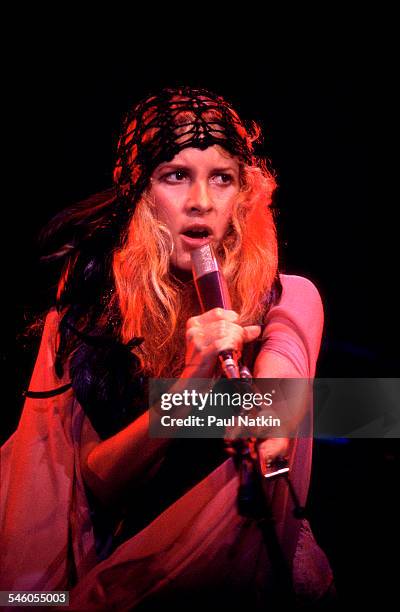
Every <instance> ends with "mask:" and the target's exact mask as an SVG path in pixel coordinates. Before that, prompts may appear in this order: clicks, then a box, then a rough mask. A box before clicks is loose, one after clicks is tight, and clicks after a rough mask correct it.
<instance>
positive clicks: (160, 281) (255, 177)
mask: <svg viewBox="0 0 400 612" xmlns="http://www.w3.org/2000/svg"><path fill="white" fill-rule="evenodd" d="M258 137H259V130H258V128H257V126H256V125H255V124H250V125H245V124H244V122H242V121H241V119H240V118H239V117H238V115H237V113H236V112H235V111H234V110H233V109H232V108H231V106H230V105H229V104H228V103H227V102H226V101H225V100H223V99H222V98H221V97H219V96H216V95H214V94H212V93H210V92H208V91H206V90H195V89H190V88H182V89H164V90H162V91H161V92H160V93H159V94H157V95H154V96H149V97H148V98H147V99H146V100H144V101H143V102H141V103H140V104H138V105H137V106H136V107H135V108H134V109H133V111H132V112H130V113H129V114H128V115H127V117H126V119H125V123H124V126H123V130H122V135H121V138H120V141H119V145H118V155H117V163H116V167H115V171H114V182H115V185H114V188H112V189H110V190H109V191H107V192H105V193H102V194H98V195H97V196H94V197H92V198H90V199H89V200H87V201H85V202H83V203H81V204H80V205H78V206H76V207H74V208H72V209H69V210H68V211H65V212H63V213H61V214H60V215H59V216H58V217H56V219H55V220H54V221H53V223H52V224H51V225H50V227H49V230H48V232H47V237H48V239H49V240H50V244H53V245H57V248H56V250H55V252H54V253H53V257H55V258H59V259H62V260H64V271H63V274H62V277H61V280H60V283H59V287H58V294H57V305H56V308H55V309H52V310H51V311H50V312H49V314H48V316H47V320H46V326H45V329H44V332H43V338H42V343H41V348H40V351H39V356H38V360H37V364H36V367H35V371H34V374H33V377H32V381H31V384H30V388H29V392H28V393H27V400H26V405H25V408H24V412H23V415H22V417H21V422H20V425H19V428H18V430H17V432H16V433H15V434H14V436H13V437H12V438H11V440H10V441H9V442H8V443H7V444H6V445H5V447H4V449H3V453H4V455H3V456H4V465H5V466H6V467H5V470H4V479H5V483H6V486H7V495H6V496H5V504H4V510H3V516H4V541H5V542H6V547H5V548H6V552H5V563H4V567H5V570H6V571H5V573H4V576H5V579H4V580H5V582H4V584H5V586H4V588H7V589H14V590H15V589H18V588H19V589H21V588H30V589H33V588H34V589H48V590H50V589H55V588H58V589H59V588H67V587H69V588H71V587H72V586H74V585H76V586H75V588H74V590H73V592H72V594H71V600H72V609H85V610H88V609H110V608H111V607H112V606H115V607H116V608H117V609H132V608H135V607H136V606H139V607H140V606H142V609H158V607H159V606H161V605H165V602H169V603H172V604H173V605H175V606H177V605H179V604H182V602H183V601H184V596H185V594H186V595H187V597H190V598H191V599H192V600H193V601H195V602H197V604H198V605H199V606H200V607H202V606H204V605H207V604H206V602H209V601H211V600H212V601H213V602H214V603H215V601H216V598H218V597H220V598H222V599H223V601H224V603H227V601H228V600H229V601H230V604H231V605H233V604H235V605H239V602H243V601H246V602H251V603H252V604H253V605H255V606H260V607H263V606H264V604H265V602H266V601H272V597H273V596H274V595H273V594H274V593H275V595H276V593H278V596H277V597H278V599H279V597H281V596H282V592H280V591H279V588H278V587H279V584H281V582H280V578H279V577H280V575H281V571H280V569H279V568H278V569H277V555H276V554H275V553H274V552H273V550H272V549H270V550H267V549H268V541H267V545H266V542H265V540H264V539H263V536H262V533H261V531H260V529H259V528H258V527H257V525H256V524H255V523H254V522H252V521H249V520H248V519H246V518H245V517H242V516H240V515H239V514H238V512H237V508H236V491H237V484H238V481H237V474H236V471H235V467H234V465H233V462H232V460H226V456H224V454H223V448H222V445H221V444H220V443H219V442H218V441H217V442H216V443H214V442H213V443H211V441H204V440H202V441H195V440H189V441H184V440H175V441H173V442H172V441H171V440H168V439H160V438H159V439H157V438H152V439H151V438H149V436H148V419H149V413H148V410H147V408H148V400H147V392H148V389H147V381H148V379H149V378H151V377H153V378H154V377H164V378H172V377H175V378H177V381H176V383H175V389H176V390H182V389H185V388H186V386H187V384H188V379H189V378H207V377H213V376H216V377H218V375H219V369H218V355H219V353H220V352H221V351H224V350H234V351H236V352H237V354H241V353H242V354H243V357H244V360H245V361H246V364H247V365H248V366H249V367H250V368H251V369H252V371H253V374H254V376H255V377H258V378H273V377H277V378H298V377H304V378H310V377H313V376H314V373H315V365H316V359H317V355H318V350H319V344H320V339H321V333H322V321H323V313H322V306H321V300H320V298H319V295H318V292H317V290H316V288H315V287H314V285H313V284H312V283H311V282H310V281H308V280H306V279H303V278H300V277H290V276H285V275H279V274H278V259H277V241H276V234H275V226H274V222H273V217H272V213H271V210H270V208H269V205H270V203H271V198H272V194H273V191H274V189H275V180H274V177H273V175H272V174H271V172H270V171H269V170H268V169H267V167H266V165H265V163H264V162H263V161H262V160H260V159H258V158H257V157H256V156H255V153H254V147H253V144H254V142H255V141H256V140H257V138H258ZM51 241H53V242H51ZM207 241H208V242H211V243H212V244H213V246H214V248H215V249H216V251H217V254H218V255H219V258H220V260H221V265H222V269H223V272H224V276H225V278H226V281H227V284H228V287H229V291H230V296H231V300H232V310H221V309H212V310H209V311H207V312H205V313H201V310H200V307H199V303H198V300H197V297H196V292H195V288H194V284H193V280H192V275H191V256H190V253H191V250H193V249H194V248H196V247H197V246H199V245H200V244H203V243H205V242H207ZM305 418H306V421H307V422H308V425H309V426H310V424H311V419H310V414H307V415H306V417H305ZM307 419H308V420H307ZM310 431H311V430H310ZM195 442H196V443H195ZM259 453H260V456H261V457H262V458H263V459H264V460H267V461H270V460H273V459H274V458H275V457H277V456H278V455H288V456H289V458H290V465H291V472H292V475H293V476H292V479H293V482H294V484H295V485H296V488H297V495H298V496H299V498H300V501H301V503H304V502H305V498H306V494H307V488H308V483H309V472H310V462H311V438H301V439H300V438H299V439H296V440H294V441H293V443H291V444H289V441H288V440H286V439H284V438H276V439H271V438H270V439H266V440H263V441H261V442H260V443H259ZM32 470H35V472H34V473H35V479H34V481H33V480H32ZM22 487H23V493H21V489H22ZM39 491H40V493H41V494H40V496H39V497H38V493H39ZM32 495H33V496H35V499H37V500H38V501H37V506H36V507H34V508H32V506H31V504H30V503H29V502H28V499H27V496H32ZM269 495H270V500H269V501H270V506H271V508H272V510H273V512H274V513H275V520H276V536H277V539H276V542H277V543H278V548H279V553H278V556H280V558H283V559H284V560H285V562H286V564H287V567H288V568H289V570H290V573H291V576H292V578H293V580H291V583H292V585H293V586H294V591H295V593H296V597H298V598H300V599H301V597H302V595H305V596H307V597H309V598H314V599H318V598H321V597H323V596H324V594H325V593H326V592H328V590H329V588H330V585H331V580H332V578H331V572H330V569H329V565H328V563H327V561H326V559H325V557H324V555H323V553H322V552H321V551H320V550H319V549H318V547H317V545H316V544H315V542H314V540H313V538H312V534H311V532H310V531H309V528H308V526H307V524H306V523H305V522H304V521H301V520H300V519H298V518H296V517H294V516H293V505H292V501H291V499H290V496H289V494H288V490H287V488H286V485H285V483H284V482H280V481H279V482H275V483H274V484H273V485H271V487H270V491H269ZM29 534H30V535H29ZM267 540H268V538H267ZM17 548H18V554H16V552H15V551H16V549H17ZM278 565H279V563H278ZM268 598H269V599H268ZM191 605H193V604H191Z"/></svg>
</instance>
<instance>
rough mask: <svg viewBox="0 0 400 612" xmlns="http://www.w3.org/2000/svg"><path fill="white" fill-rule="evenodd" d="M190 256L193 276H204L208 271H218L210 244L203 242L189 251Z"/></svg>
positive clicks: (195, 277)
mask: <svg viewBox="0 0 400 612" xmlns="http://www.w3.org/2000/svg"><path fill="white" fill-rule="evenodd" d="M190 256H191V258H192V268H193V278H194V279H195V280H196V279H197V278H199V277H201V276H204V274H209V273H210V272H218V271H219V267H218V262H217V258H216V257H215V253H214V250H213V248H212V246H211V244H204V245H203V246H201V247H198V248H197V249H193V251H191V252H190Z"/></svg>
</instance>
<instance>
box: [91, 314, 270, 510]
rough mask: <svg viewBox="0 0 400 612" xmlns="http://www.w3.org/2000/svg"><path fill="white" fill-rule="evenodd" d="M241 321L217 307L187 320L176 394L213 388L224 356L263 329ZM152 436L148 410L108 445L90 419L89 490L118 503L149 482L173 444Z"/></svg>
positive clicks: (239, 348) (102, 498) (178, 415)
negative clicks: (183, 360)
mask: <svg viewBox="0 0 400 612" xmlns="http://www.w3.org/2000/svg"><path fill="white" fill-rule="evenodd" d="M237 319H238V315H237V314H236V313H234V312H233V311H230V310H222V309H220V308H215V309H213V310H210V311H208V312H206V313H204V314H202V315H200V316H198V317H192V318H191V319H189V320H188V323H187V331H186V367H185V369H184V370H183V372H182V374H181V377H180V378H179V379H178V380H177V381H176V383H175V384H174V386H173V387H172V388H171V390H170V392H171V393H182V392H183V391H184V390H185V389H188V388H189V387H190V381H189V380H188V379H190V378H196V379H199V378H204V379H205V385H206V387H207V389H208V387H209V383H208V381H207V379H208V378H210V377H211V376H212V374H213V370H214V368H215V365H216V362H217V359H218V354H219V352H221V351H223V350H227V349H229V348H233V349H235V350H238V351H240V350H241V347H242V345H243V343H244V342H250V341H251V340H254V339H255V338H256V337H257V336H258V334H259V333H260V327H259V326H258V325H252V326H247V327H241V326H240V325H238V324H237V323H235V321H237ZM196 388H197V389H198V384H197V386H196ZM180 410H181V412H180V413H179V414H178V413H177V412H175V414H174V416H177V417H184V416H186V415H187V414H188V411H189V410H190V407H185V406H182V408H181V409H180ZM148 431H149V411H147V412H145V413H144V414H142V416H140V417H139V418H138V419H136V420H135V421H134V422H133V423H131V424H130V425H128V427H126V428H125V429H123V430H122V431H120V432H119V433H117V434H116V435H114V436H112V437H111V438H109V439H107V440H105V441H101V440H100V438H99V436H98V435H97V433H96V432H95V430H94V429H93V427H92V426H91V424H90V422H89V420H88V419H87V418H86V419H85V421H84V425H83V428H82V435H81V455H80V459H81V470H82V475H83V478H84V480H85V483H86V485H87V486H88V487H89V488H90V489H91V491H92V492H93V494H94V495H95V496H96V497H97V498H98V499H99V500H100V501H102V502H103V503H104V504H107V503H112V502H113V501H115V500H116V499H117V498H119V497H120V496H121V495H123V493H124V491H125V490H126V488H127V487H128V486H138V485H140V483H141V482H142V481H143V480H145V479H147V478H150V477H151V472H152V470H153V469H154V468H155V467H156V464H157V463H158V462H159V461H160V460H161V459H162V457H163V455H164V453H165V450H166V448H167V446H168V445H169V443H170V439H169V438H150V437H149V434H148Z"/></svg>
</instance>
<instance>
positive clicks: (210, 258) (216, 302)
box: [190, 244, 240, 378]
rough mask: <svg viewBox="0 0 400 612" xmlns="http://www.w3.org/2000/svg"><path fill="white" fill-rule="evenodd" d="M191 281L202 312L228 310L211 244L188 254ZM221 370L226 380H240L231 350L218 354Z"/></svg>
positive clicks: (228, 302) (226, 292)
mask: <svg viewBox="0 0 400 612" xmlns="http://www.w3.org/2000/svg"><path fill="white" fill-rule="evenodd" d="M190 256H191V258H192V271H193V279H194V283H195V286H196V291H197V295H198V298H199V302H200V305H201V308H202V311H203V312H205V311H206V310H211V309H212V308H225V309H227V310H230V308H231V300H230V297H229V292H228V287H227V285H226V281H225V278H224V276H223V274H222V271H221V270H220V268H219V265H218V261H217V258H216V257H215V254H214V251H213V248H212V246H211V244H204V245H203V246H201V247H198V248H197V249H193V251H191V252H190ZM219 359H220V362H221V366H222V370H223V372H224V374H225V376H226V377H227V378H240V371H239V366H238V363H237V359H236V357H235V352H234V351H233V350H231V351H230V350H227V351H221V352H220V354H219Z"/></svg>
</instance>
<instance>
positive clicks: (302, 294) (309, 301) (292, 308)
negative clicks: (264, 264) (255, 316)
mask: <svg viewBox="0 0 400 612" xmlns="http://www.w3.org/2000/svg"><path fill="white" fill-rule="evenodd" d="M280 280H281V283H282V295H281V298H280V300H279V302H278V303H277V304H275V305H274V306H273V307H272V308H271V309H270V311H269V313H268V316H267V319H269V318H271V316H273V315H274V314H276V313H277V312H279V313H282V312H284V313H285V314H287V315H291V316H292V317H294V318H296V319H300V320H301V319H303V320H305V321H307V320H310V319H311V320H313V321H314V324H316V323H318V322H320V323H321V322H322V321H323V318H324V309H323V305H322V299H321V295H320V293H319V291H318V289H317V287H316V286H315V284H314V283H313V282H312V281H311V280H309V279H308V278H305V277H304V276H297V275H292V274H280Z"/></svg>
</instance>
